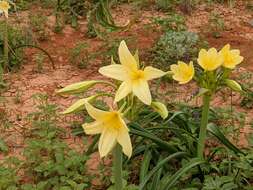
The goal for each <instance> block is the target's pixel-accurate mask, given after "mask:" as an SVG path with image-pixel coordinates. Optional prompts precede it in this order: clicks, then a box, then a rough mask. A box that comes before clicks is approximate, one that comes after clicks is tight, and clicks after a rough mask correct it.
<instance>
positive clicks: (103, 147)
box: [98, 128, 117, 158]
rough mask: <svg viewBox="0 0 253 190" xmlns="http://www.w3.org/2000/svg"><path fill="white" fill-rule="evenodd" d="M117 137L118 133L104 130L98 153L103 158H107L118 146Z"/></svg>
mask: <svg viewBox="0 0 253 190" xmlns="http://www.w3.org/2000/svg"><path fill="white" fill-rule="evenodd" d="M116 137H117V132H116V131H114V130H111V129H107V128H104V130H103V132H102V135H101V136H100V139H99V143H98V151H99V154H100V157H101V158H102V157H104V156H106V155H107V154H108V153H109V152H110V151H111V150H112V149H113V147H114V146H115V145H116Z"/></svg>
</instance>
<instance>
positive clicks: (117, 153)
mask: <svg viewBox="0 0 253 190" xmlns="http://www.w3.org/2000/svg"><path fill="white" fill-rule="evenodd" d="M113 164H114V165H113V174H114V179H115V190H122V189H123V178H122V150H121V146H120V145H119V144H117V145H116V146H115V148H114V154H113Z"/></svg>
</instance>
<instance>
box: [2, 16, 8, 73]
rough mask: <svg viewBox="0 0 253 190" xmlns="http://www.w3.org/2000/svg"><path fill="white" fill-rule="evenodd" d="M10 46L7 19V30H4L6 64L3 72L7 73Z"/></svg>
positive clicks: (6, 20) (6, 21) (6, 19)
mask: <svg viewBox="0 0 253 190" xmlns="http://www.w3.org/2000/svg"><path fill="white" fill-rule="evenodd" d="M8 46H9V44H8V18H7V17H5V28H4V64H3V70H4V71H6V70H7V67H8V63H9V55H8V54H9V47H8Z"/></svg>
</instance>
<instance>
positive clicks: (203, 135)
mask: <svg viewBox="0 0 253 190" xmlns="http://www.w3.org/2000/svg"><path fill="white" fill-rule="evenodd" d="M210 101H211V95H210V94H206V95H204V96H203V108H202V115H201V124H200V132H199V139H198V153H197V154H198V158H200V159H203V158H204V156H203V155H204V148H205V140H206V128H207V124H208V115H209V106H210Z"/></svg>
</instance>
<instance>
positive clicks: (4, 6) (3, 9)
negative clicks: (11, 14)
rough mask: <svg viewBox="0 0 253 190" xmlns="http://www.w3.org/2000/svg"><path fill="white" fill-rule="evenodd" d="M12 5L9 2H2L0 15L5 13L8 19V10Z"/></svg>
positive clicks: (0, 2) (0, 3)
mask: <svg viewBox="0 0 253 190" xmlns="http://www.w3.org/2000/svg"><path fill="white" fill-rule="evenodd" d="M10 8H11V7H10V4H9V3H8V2H7V1H0V13H4V15H5V16H6V17H7V18H8V10H9V9H10Z"/></svg>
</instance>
